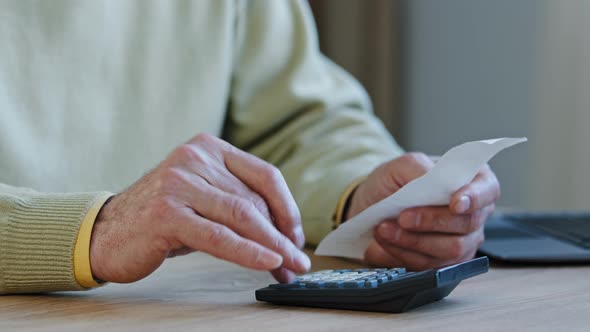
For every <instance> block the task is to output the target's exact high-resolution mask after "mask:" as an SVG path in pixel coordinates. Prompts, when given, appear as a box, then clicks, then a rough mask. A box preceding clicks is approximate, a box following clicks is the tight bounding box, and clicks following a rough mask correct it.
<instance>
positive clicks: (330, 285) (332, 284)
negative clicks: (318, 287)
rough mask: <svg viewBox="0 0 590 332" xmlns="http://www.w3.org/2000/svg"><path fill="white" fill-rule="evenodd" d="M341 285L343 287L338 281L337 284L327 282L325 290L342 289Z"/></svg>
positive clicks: (342, 283)
mask: <svg viewBox="0 0 590 332" xmlns="http://www.w3.org/2000/svg"><path fill="white" fill-rule="evenodd" d="M343 285H344V282H342V281H338V282H335V281H329V282H326V288H342V287H344V286H343Z"/></svg>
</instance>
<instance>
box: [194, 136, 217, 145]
mask: <svg viewBox="0 0 590 332" xmlns="http://www.w3.org/2000/svg"><path fill="white" fill-rule="evenodd" d="M216 140H218V138H217V137H215V136H213V135H211V134H209V133H199V134H197V135H196V136H195V137H194V138H193V139H192V140H191V141H192V142H194V143H195V144H207V143H212V142H214V141H216Z"/></svg>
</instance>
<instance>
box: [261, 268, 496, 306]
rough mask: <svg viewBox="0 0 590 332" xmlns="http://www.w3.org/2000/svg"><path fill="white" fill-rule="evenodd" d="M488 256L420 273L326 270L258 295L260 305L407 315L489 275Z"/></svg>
mask: <svg viewBox="0 0 590 332" xmlns="http://www.w3.org/2000/svg"><path fill="white" fill-rule="evenodd" d="M488 267H489V262H488V258H487V257H480V258H476V259H472V260H469V261H466V262H463V263H460V264H456V265H451V266H445V267H441V268H436V269H431V270H425V271H420V272H408V271H406V270H405V269H404V268H394V269H386V268H383V269H381V268H379V269H375V268H373V269H342V270H323V271H317V272H312V273H308V274H305V275H302V276H299V277H297V278H296V279H295V280H294V281H293V282H292V283H289V284H272V285H269V286H268V287H265V288H261V289H259V290H257V291H256V299H257V300H258V301H265V302H270V303H273V304H283V305H293V306H306V307H320V308H332V309H351V310H362V311H378V312H404V311H406V310H409V309H412V308H415V307H418V306H421V305H424V304H427V303H430V302H434V301H438V300H440V299H442V298H444V297H446V296H447V295H449V294H450V293H451V291H452V290H453V289H455V287H457V285H458V284H459V283H460V282H461V280H463V279H467V278H471V277H473V276H476V275H478V274H482V273H485V272H487V271H488Z"/></svg>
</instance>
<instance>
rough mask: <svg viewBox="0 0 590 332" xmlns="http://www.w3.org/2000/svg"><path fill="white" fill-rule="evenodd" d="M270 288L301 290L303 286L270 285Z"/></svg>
mask: <svg viewBox="0 0 590 332" xmlns="http://www.w3.org/2000/svg"><path fill="white" fill-rule="evenodd" d="M269 287H270V288H277V289H293V288H303V287H304V284H302V283H291V284H271V285H269Z"/></svg>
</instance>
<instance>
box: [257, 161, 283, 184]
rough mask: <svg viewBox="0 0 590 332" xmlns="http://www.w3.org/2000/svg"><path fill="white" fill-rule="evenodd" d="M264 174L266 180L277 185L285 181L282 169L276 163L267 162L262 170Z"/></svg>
mask: <svg viewBox="0 0 590 332" xmlns="http://www.w3.org/2000/svg"><path fill="white" fill-rule="evenodd" d="M262 175H263V176H264V178H265V180H267V181H268V182H270V183H271V184H272V185H275V186H276V185H279V184H281V183H282V182H283V174H281V171H280V170H279V169H278V168H277V167H276V166H274V165H271V164H266V165H265V166H264V168H263V170H262Z"/></svg>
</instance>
